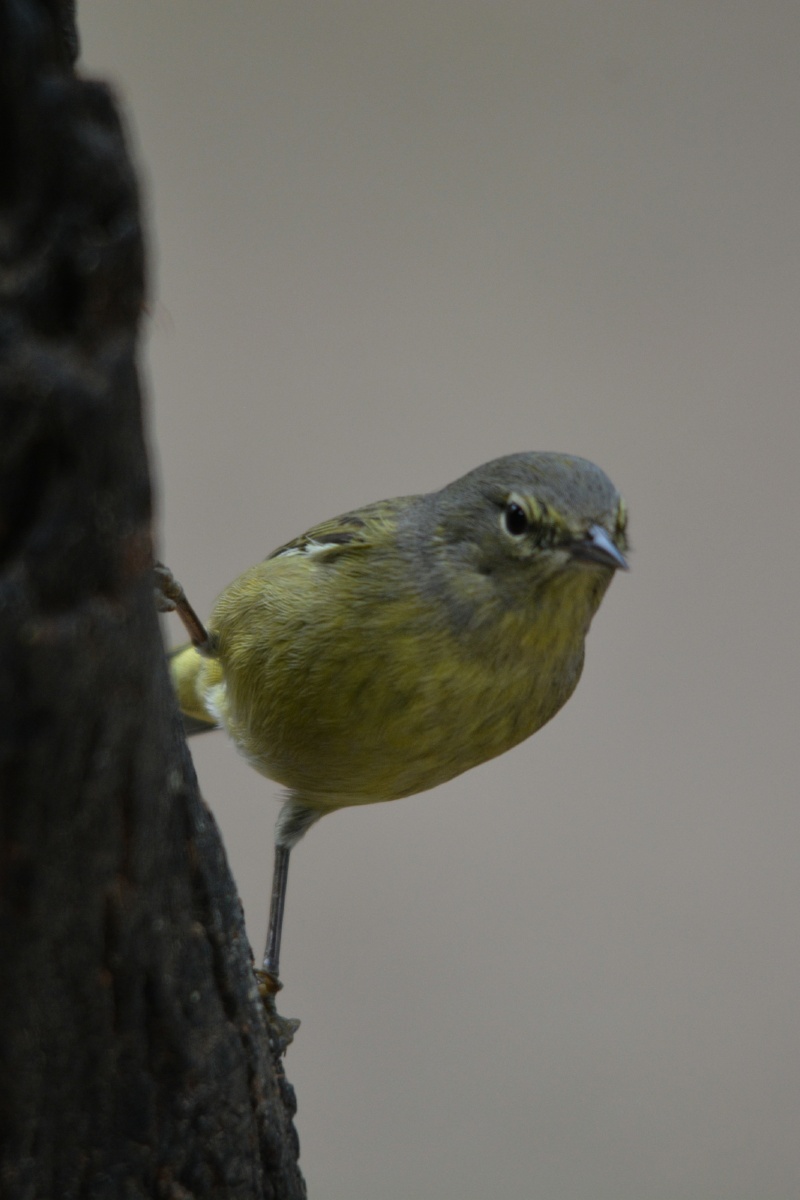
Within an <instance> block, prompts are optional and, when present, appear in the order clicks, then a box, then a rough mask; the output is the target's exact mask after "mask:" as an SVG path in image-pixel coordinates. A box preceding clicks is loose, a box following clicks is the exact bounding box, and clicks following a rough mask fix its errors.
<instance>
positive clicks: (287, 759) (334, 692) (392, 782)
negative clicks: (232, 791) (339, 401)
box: [172, 454, 626, 845]
mask: <svg viewBox="0 0 800 1200" xmlns="http://www.w3.org/2000/svg"><path fill="white" fill-rule="evenodd" d="M517 510H521V511H522V517H520V516H519V512H518V511H517ZM512 518H513V520H512ZM520 523H522V524H523V525H524V529H523V530H522V532H520V533H517V532H512V531H511V529H510V526H511V525H512V524H514V525H515V526H516V525H519V524H520ZM625 548H626V547H625V512H624V506H623V505H622V502H621V500H620V498H619V496H618V494H617V492H616V490H615V489H614V487H613V485H612V484H611V483H610V481H609V480H608V479H607V477H606V476H605V475H604V474H603V472H602V471H600V470H599V468H597V467H595V466H594V465H593V464H591V463H588V462H586V461H585V460H583V459H578V458H572V457H568V456H565V455H552V454H519V455H510V456H508V457H506V458H503V459H498V460H496V461H495V462H492V463H487V464H486V465H485V466H483V467H479V468H478V469H477V470H476V471H473V472H471V473H470V474H469V475H466V476H464V477H463V478H462V479H460V480H457V481H456V482H455V483H454V484H450V485H449V486H448V487H447V488H444V489H442V491H440V492H436V493H431V494H429V495H424V496H410V497H401V498H399V499H395V500H386V501H380V502H378V503H377V504H373V505H369V506H367V507H365V508H363V509H360V510H358V511H357V512H354V513H349V514H346V515H345V516H342V517H339V518H336V519H335V520H332V521H327V522H324V523H323V524H321V525H318V526H316V527H315V528H314V529H312V530H310V531H309V532H308V533H306V534H305V535H304V536H303V537H301V538H298V539H297V540H296V541H295V542H292V543H289V544H288V545H287V546H284V547H281V549H280V550H277V551H276V552H275V553H274V554H273V555H272V556H271V557H270V558H268V559H266V560H265V561H264V562H262V563H259V564H258V565H257V566H255V567H252V568H250V570H248V571H245V572H244V574H242V575H240V576H239V578H238V579H236V580H235V581H234V582H233V583H232V584H231V585H230V586H229V587H228V588H226V589H225V591H224V592H223V593H222V595H221V596H220V597H219V599H218V600H217V602H216V604H215V607H214V611H213V613H212V616H211V620H210V622H209V626H208V628H209V632H210V633H211V635H212V639H213V642H214V657H202V656H201V655H200V654H199V653H198V652H197V650H195V649H194V648H193V647H191V646H190V647H187V648H186V649H185V650H183V651H182V652H180V653H178V654H177V655H176V656H175V657H174V658H173V661H172V670H173V676H174V679H175V684H176V690H177V692H178V696H179V701H180V704H181V708H182V710H183V711H184V712H185V713H186V714H188V715H190V716H193V717H195V718H198V719H200V720H205V721H208V722H214V723H219V724H222V725H224V726H225V728H226V729H227V731H228V733H229V734H230V736H231V737H232V738H233V740H234V742H235V743H236V745H237V746H238V747H239V749H240V750H241V751H242V753H243V754H245V755H246V757H247V758H248V759H249V760H250V761H251V763H252V764H253V765H254V766H255V767H256V768H257V770H259V771H261V772H262V773H263V774H264V775H267V776H268V777H269V778H270V779H273V780H275V781H276V782H278V783H279V784H281V785H283V787H284V788H286V789H287V790H288V792H289V797H290V800H289V806H288V810H287V819H286V821H285V823H284V829H283V834H282V835H281V831H280V830H279V840H280V838H281V836H283V840H284V841H285V843H286V844H287V845H289V844H291V843H292V841H294V840H296V837H297V836H299V835H300V834H301V833H302V832H303V829H304V828H305V827H306V825H307V824H309V823H311V821H313V820H314V819H315V817H316V815H321V813H323V812H325V811H328V810H331V809H335V808H339V807H343V806H345V805H353V804H366V803H371V802H374V801H379V800H392V799H397V798H399V797H401V796H407V795H411V794H413V793H415V792H420V791H424V790H426V789H428V788H431V787H433V786H435V785H436V784H438V783H441V782H443V781H444V780H447V779H450V778H452V777H453V776H455V775H458V774H460V773H461V772H462V771H465V770H467V769H468V768H470V767H472V766H475V765H476V764H478V763H480V762H484V761H485V760H486V759H489V758H492V757H494V756H495V755H497V754H501V753H502V752H503V751H505V750H508V749H509V748H510V747H512V746H514V745H516V744H517V743H518V742H520V741H522V740H523V739H524V738H527V737H529V736H530V735H531V734H532V733H534V732H535V731H536V730H537V729H539V728H540V727H541V726H542V725H543V724H544V723H545V722H546V721H548V720H549V719H550V718H551V717H552V716H553V715H554V714H555V713H556V712H557V711H558V709H559V708H560V707H561V706H562V705H563V704H564V703H565V701H566V700H567V699H568V698H569V696H570V695H571V693H572V691H573V689H574V688H575V686H576V684H577V682H578V679H579V677H580V673H581V669H582V665H583V654H584V638H585V635H586V632H587V630H588V627H589V623H590V621H591V619H592V616H593V615H594V613H595V611H596V609H597V607H598V605H599V603H600V601H601V599H602V597H603V594H604V592H605V590H606V588H607V586H608V584H609V582H610V580H611V577H612V575H613V572H614V569H615V567H616V566H620V565H624V559H622V552H623V551H624V549H625ZM615 556H616V557H615ZM303 814H305V819H303ZM293 818H294V823H293Z"/></svg>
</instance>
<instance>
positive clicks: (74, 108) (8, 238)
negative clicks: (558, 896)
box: [0, 0, 305, 1200]
mask: <svg viewBox="0 0 800 1200" xmlns="http://www.w3.org/2000/svg"><path fill="white" fill-rule="evenodd" d="M72 7H73V6H72V4H71V3H70V0H63V2H61V3H59V2H58V0H0V1195H2V1197H3V1200H18V1198H20V1200H21V1198H25V1200H29V1198H33V1197H39V1198H42V1200H45V1198H46V1200H54V1198H58V1200H65V1198H70V1197H117V1196H120V1197H121V1196H124V1197H126V1198H135V1197H138V1196H141V1197H153V1196H157V1197H171V1198H175V1200H177V1198H178V1197H188V1196H197V1197H200V1196H203V1197H206V1196H214V1197H242V1198H245V1197H247V1198H250V1197H274V1198H279V1197H286V1198H292V1200H294V1198H296V1197H302V1196H303V1195H304V1194H305V1189H304V1185H303V1182H302V1179H301V1177H300V1175H299V1172H298V1169H297V1165H296V1155H297V1146H296V1138H295V1135H294V1130H293V1127H292V1124H291V1115H292V1112H293V1106H292V1094H291V1089H290V1088H289V1086H288V1084H286V1082H285V1080H284V1079H283V1077H282V1075H281V1073H280V1070H278V1072H277V1074H276V1070H275V1067H274V1065H273V1062H272V1059H271V1056H270V1049H269V1045H268V1041H267V1036H266V1033H265V1028H264V1022H263V1018H262V1014H261V1009H260V1006H259V1000H258V997H257V993H256V989H255V984H254V980H253V976H252V970H251V960H250V951H249V948H248V945H247V941H246V938H245V934H244V929H243V925H242V916H241V909H240V905H239V902H238V899H237V897H236V893H235V890H234V888H233V884H232V881H231V879H230V875H229V872H228V868H227V864H226V862H225V857H224V853H223V851H222V848H221V844H220V840H219V837H218V834H217V830H216V827H215V825H214V821H213V819H212V817H211V816H210V814H209V813H208V812H207V810H206V809H205V808H204V807H203V804H202V802H201V801H200V799H199V797H198V794H197V787H196V781H195V778H194V774H193V771H192V767H191V763H190V760H189V759H188V757H187V756H186V751H185V745H184V744H183V739H182V734H181V732H180V724H179V721H178V720H177V718H176V714H175V709H174V704H173V701H172V698H171V695H170V689H169V684H168V681H167V677H166V671H165V666H164V661H163V653H162V649H161V644H160V638H159V632H158V626H157V620H156V616H155V612H154V608H153V601H152V582H151V576H150V560H151V543H150V487H149V481H148V475H147V467H146V461H145V449H144V441H143V435H142V423H141V413H140V399H139V389H138V382H137V376H136V368H135V349H136V327H137V322H138V316H139V312H140V310H141V305H142V299H143V254H142V240H141V230H140V223H139V212H138V201H137V194H136V185H135V179H134V175H133V172H132V168H131V165H130V162H129V159H128V157H127V153H126V149H125V145H124V140H123V136H122V133H121V130H120V125H119V120H118V117H117V115H116V113H115V109H114V104H113V101H112V99H111V96H110V94H109V92H108V90H107V89H106V88H105V87H103V86H101V85H98V84H96V83H86V82H81V81H79V80H76V79H75V78H74V76H73V75H72V72H71V65H70V64H71V62H72V60H73V58H74V54H75V46H76V41H75V37H74V29H73V28H72V23H71V19H72Z"/></svg>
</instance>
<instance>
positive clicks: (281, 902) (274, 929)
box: [262, 842, 290, 992]
mask: <svg viewBox="0 0 800 1200" xmlns="http://www.w3.org/2000/svg"><path fill="white" fill-rule="evenodd" d="M289 854H290V847H289V846H282V845H280V843H277V842H276V844H275V866H274V867H273V871H272V895H271V897H270V904H269V924H268V926H267V945H266V949H265V950H264V962H263V964H262V969H263V973H264V974H265V975H268V976H269V977H270V978H271V979H273V980H274V981H275V991H276V992H277V991H278V990H279V989H280V987H281V983H280V980H279V978H278V975H279V968H280V956H281V931H282V929H283V910H284V907H285V905H286V883H287V881H288V878H289Z"/></svg>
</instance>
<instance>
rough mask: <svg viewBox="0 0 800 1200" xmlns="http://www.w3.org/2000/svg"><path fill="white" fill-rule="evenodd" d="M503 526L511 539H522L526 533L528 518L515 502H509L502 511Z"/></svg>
mask: <svg viewBox="0 0 800 1200" xmlns="http://www.w3.org/2000/svg"><path fill="white" fill-rule="evenodd" d="M503 525H504V526H505V529H506V533H510V534H511V536H512V537H515V538H516V537H522V535H523V534H525V533H527V532H528V516H527V514H526V512H525V509H524V508H523V507H522V506H521V505H520V504H517V503H516V501H515V500H509V502H508V504H507V505H506V506H505V509H504V511H503Z"/></svg>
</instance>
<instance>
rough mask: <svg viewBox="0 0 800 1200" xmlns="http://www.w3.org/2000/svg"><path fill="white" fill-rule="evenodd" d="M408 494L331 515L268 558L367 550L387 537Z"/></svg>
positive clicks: (405, 502)
mask: <svg viewBox="0 0 800 1200" xmlns="http://www.w3.org/2000/svg"><path fill="white" fill-rule="evenodd" d="M408 499H409V498H408V497H406V496H399V497H398V498H397V499H395V500H378V501H377V502H376V503H375V504H367V505H366V506H365V507H364V508H359V509H357V510H356V511H355V512H349V513H344V514H343V515H342V516H340V517H332V518H331V519H330V520H328V521H322V522H320V524H319V525H314V526H313V528H312V529H308V530H306V532H305V533H303V534H301V535H300V537H297V538H294V539H293V541H291V542H287V543H286V544H285V545H284V546H279V547H278V549H277V550H273V551H272V553H271V554H269V555H267V558H268V559H270V558H278V557H280V556H283V555H289V554H307V555H314V556H316V555H323V554H324V555H326V556H328V555H333V554H337V553H340V552H343V551H349V550H359V549H366V548H368V547H370V546H375V545H377V544H379V543H381V542H384V541H385V540H386V537H387V535H390V534H391V533H392V531H393V530H394V529H395V527H396V524H397V514H398V513H399V512H400V511H401V510H402V509H403V508H405V507H406V505H407V504H408Z"/></svg>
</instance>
